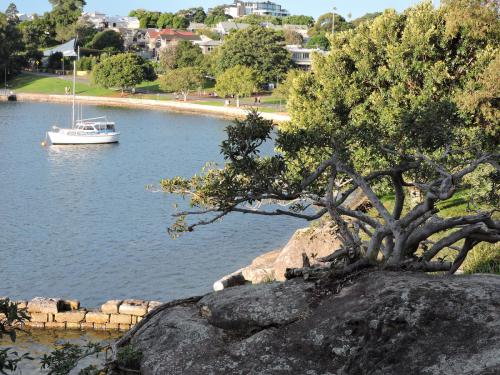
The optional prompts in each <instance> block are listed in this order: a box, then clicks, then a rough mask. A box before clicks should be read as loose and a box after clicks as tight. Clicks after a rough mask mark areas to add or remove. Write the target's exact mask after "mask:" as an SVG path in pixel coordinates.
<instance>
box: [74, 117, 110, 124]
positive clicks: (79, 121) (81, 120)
mask: <svg viewBox="0 0 500 375" xmlns="http://www.w3.org/2000/svg"><path fill="white" fill-rule="evenodd" d="M103 119H104V121H106V122H108V118H107V117H106V116H101V117H92V118H82V119H80V120H77V121H76V122H77V123H81V122H85V121H95V120H103Z"/></svg>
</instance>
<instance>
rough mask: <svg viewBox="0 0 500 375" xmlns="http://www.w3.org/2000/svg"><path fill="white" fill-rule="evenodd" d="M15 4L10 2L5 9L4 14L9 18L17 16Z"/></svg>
mask: <svg viewBox="0 0 500 375" xmlns="http://www.w3.org/2000/svg"><path fill="white" fill-rule="evenodd" d="M18 13H19V12H18V10H17V6H16V4H14V3H10V4H9V6H8V7H7V9H6V10H5V15H6V16H7V18H9V19H14V18H16V17H17V14H18Z"/></svg>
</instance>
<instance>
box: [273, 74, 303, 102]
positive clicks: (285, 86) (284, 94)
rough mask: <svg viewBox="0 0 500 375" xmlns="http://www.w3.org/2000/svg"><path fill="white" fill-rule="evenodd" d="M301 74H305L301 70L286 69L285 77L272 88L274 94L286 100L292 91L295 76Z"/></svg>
mask: <svg viewBox="0 0 500 375" xmlns="http://www.w3.org/2000/svg"><path fill="white" fill-rule="evenodd" d="M302 74H306V73H305V72H304V71H302V70H298V69H291V70H289V71H288V73H287V74H286V77H285V79H284V80H283V81H282V82H281V83H280V84H279V85H278V87H277V88H276V89H275V90H274V92H273V93H274V95H276V96H277V97H279V98H282V99H285V100H288V98H289V97H290V95H291V93H292V88H293V83H294V81H295V79H296V78H297V77H299V76H300V75H302Z"/></svg>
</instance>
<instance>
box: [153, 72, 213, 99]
mask: <svg viewBox="0 0 500 375" xmlns="http://www.w3.org/2000/svg"><path fill="white" fill-rule="evenodd" d="M202 85H203V75H202V74H201V71H200V70H199V69H198V68H193V67H186V68H179V69H172V70H169V71H168V72H167V73H166V74H165V75H163V76H162V77H161V78H160V87H161V88H162V90H165V91H167V92H178V93H180V94H181V95H182V96H183V98H184V101H187V97H188V95H189V93H190V92H192V91H194V90H196V89H199V88H201V86H202Z"/></svg>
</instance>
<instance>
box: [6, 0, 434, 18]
mask: <svg viewBox="0 0 500 375" xmlns="http://www.w3.org/2000/svg"><path fill="white" fill-rule="evenodd" d="M273 1H274V2H276V3H278V4H280V5H282V6H283V7H284V8H285V9H288V10H289V11H290V12H291V13H292V14H305V15H308V16H313V17H315V18H317V17H318V16H320V15H321V14H323V13H327V12H331V10H332V8H333V7H336V8H337V12H338V13H339V14H341V15H343V16H344V17H346V16H347V15H348V14H351V15H352V17H353V18H356V17H360V16H362V15H364V14H365V13H371V12H377V11H381V10H384V9H386V8H394V9H396V10H398V11H402V10H404V9H406V8H408V7H409V6H411V5H414V4H416V3H418V2H420V0H363V1H360V0H336V1H330V0H273ZM11 2H14V3H15V4H16V5H17V9H18V10H19V12H21V13H43V12H45V11H49V10H50V9H51V5H50V3H49V1H48V0H0V11H2V12H3V11H5V9H6V8H7V6H8V5H9V4H10V3H11ZM86 2H87V6H86V7H85V11H87V12H92V11H99V12H104V13H106V14H108V15H121V16H125V15H127V14H128V12H129V11H130V10H132V9H136V8H144V9H149V10H156V11H162V12H176V11H177V10H179V9H185V8H190V7H195V6H203V7H204V8H205V9H207V8H210V7H213V6H216V5H221V4H224V3H232V0H225V1H224V0H182V1H181V0H125V1H124V0H86ZM433 2H434V5H436V6H437V5H439V0H433Z"/></svg>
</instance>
